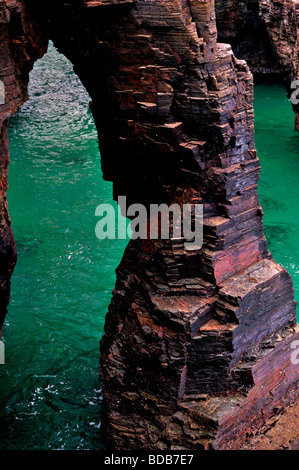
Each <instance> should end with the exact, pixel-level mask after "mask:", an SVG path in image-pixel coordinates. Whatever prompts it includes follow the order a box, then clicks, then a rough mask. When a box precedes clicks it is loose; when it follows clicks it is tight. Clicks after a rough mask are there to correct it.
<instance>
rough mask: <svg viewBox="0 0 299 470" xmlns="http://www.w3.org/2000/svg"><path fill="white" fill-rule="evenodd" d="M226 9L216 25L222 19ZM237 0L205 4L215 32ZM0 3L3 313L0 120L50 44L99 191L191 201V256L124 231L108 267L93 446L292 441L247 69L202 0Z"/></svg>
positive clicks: (235, 16) (9, 253) (291, 383)
mask: <svg viewBox="0 0 299 470" xmlns="http://www.w3.org/2000/svg"><path fill="white" fill-rule="evenodd" d="M225 3H229V5H230V8H231V10H230V12H231V21H225V25H224V22H223V20H221V12H226V11H227V8H228V7H227V6H226V5H225ZM246 3H248V4H250V3H251V2H246ZM259 3H260V5H259V8H260V10H259V12H263V15H264V16H263V21H264V22H265V23H266V24H267V29H266V32H267V34H268V35H269V36H271V38H272V39H271V41H272V42H268V43H267V44H268V46H267V47H269V48H270V50H271V60H273V65H271V67H273V70H275V71H278V70H286V68H287V67H289V68H288V70H292V71H294V76H295V74H296V72H295V70H296V67H297V63H296V58H295V54H294V55H293V57H294V60H291V62H292V63H291V64H290V60H289V59H288V58H286V48H287V47H291V45H290V44H292V45H293V42H292V41H296V40H297V39H296V38H295V39H294V38H293V36H292V31H294V29H292V28H293V23H288V22H287V20H288V19H289V15H291V14H290V13H289V12H288V11H287V10H285V9H284V3H285V2H283V1H275V2H271V1H269V2H268V1H267V2H266V1H261V2H259ZM244 4H245V2H237V1H235V2H220V1H219V2H217V10H218V13H219V17H218V23H219V25H220V24H222V27H221V28H219V31H220V35H221V34H222V35H225V34H228V35H229V34H230V35H231V36H234V37H235V38H236V44H237V41H238V36H237V35H236V31H237V30H238V28H239V18H240V17H242V15H243V13H242V9H241V10H239V9H238V8H239V7H241V5H243V7H242V8H245V7H244ZM252 4H253V5H252V8H253V10H254V11H255V8H256V4H257V2H252ZM0 5H1V8H2V10H1V16H0V21H1V22H2V23H1V25H0V27H1V45H0V47H1V50H0V60H1V72H0V79H2V80H3V81H4V83H5V85H6V93H7V103H6V105H4V106H0V113H1V114H0V115H1V119H2V132H1V135H2V142H3V145H2V147H1V150H0V152H1V154H0V155H1V157H0V160H1V172H2V173H1V181H2V184H1V190H2V201H3V203H2V207H3V219H2V220H3V222H2V223H1V224H2V225H1V234H2V239H1V245H0V246H1V260H2V258H3V260H4V261H3V263H2V261H1V276H2V278H3V282H1V289H2V291H3V298H4V299H5V300H4V306H5V305H6V302H7V295H8V285H9V277H10V274H11V271H12V269H13V265H14V262H15V247H14V242H13V236H12V233H11V229H10V222H9V217H8V214H7V208H6V196H5V190H6V187H7V165H8V148H7V134H6V120H7V119H8V118H9V117H10V115H11V114H12V113H13V112H15V111H16V109H17V107H18V106H19V105H20V104H21V103H22V102H23V101H24V99H26V98H27V93H26V88H27V83H28V74H29V71H30V69H31V67H32V64H33V62H34V60H36V58H37V57H39V56H40V55H41V54H42V53H43V52H44V51H45V48H46V43H47V38H51V39H52V40H53V41H54V44H55V45H56V47H57V48H58V49H59V51H60V52H62V53H63V54H65V55H66V57H68V58H69V60H70V61H71V62H72V63H73V64H74V69H75V72H76V73H77V74H78V75H79V77H80V78H81V80H82V82H83V84H84V85H85V87H86V89H87V91H88V92H89V94H90V96H91V99H92V104H91V107H92V111H93V114H94V118H95V123H96V126H97V129H98V132H99V142H100V150H101V154H102V167H103V172H104V177H105V178H106V179H109V180H111V181H113V183H114V197H115V198H117V196H119V195H126V196H127V199H128V203H129V204H131V203H133V202H136V203H142V204H145V205H146V206H148V205H149V204H150V203H167V204H172V203H174V202H175V203H179V204H184V203H193V204H194V203H201V204H203V206H204V244H203V247H202V249H201V250H194V251H186V250H185V249H184V239H183V238H182V239H172V240H169V241H165V240H143V241H142V240H135V241H131V242H130V244H129V246H128V248H127V250H126V252H125V255H124V258H123V260H122V262H121V265H120V266H119V268H118V270H117V283H116V287H115V290H114V292H113V298H112V302H111V305H110V307H109V312H108V314H107V319H106V327H105V335H104V337H103V339H102V341H101V372H102V380H103V392H104V408H103V426H104V428H105V433H106V435H107V442H108V445H111V446H112V447H113V448H118V449H134V448H135V449H136V448H143V449H211V448H214V449H244V448H263V447H270V448H271V449H275V448H288V447H292V446H293V447H296V445H297V444H296V439H297V438H298V432H297V429H296V426H295V425H294V426H290V427H289V429H288V432H287V433H286V432H284V431H283V432H282V431H281V430H282V429H284V428H283V425H284V422H285V421H286V420H288V422H289V423H291V422H292V421H293V422H294V423H296V422H297V421H298V405H297V402H298V365H295V364H293V363H292V361H291V355H292V349H291V345H292V343H293V341H294V340H296V339H297V340H298V339H299V334H298V332H296V331H297V323H296V312H295V302H294V291H293V285H292V280H291V278H290V276H289V274H288V273H287V272H286V270H285V269H283V268H282V267H281V266H279V265H277V264H276V263H275V261H274V260H273V259H272V257H271V254H270V253H269V252H268V249H267V243H266V240H265V237H264V235H263V222H262V217H263V213H262V209H261V207H260V205H259V201H258V194H257V185H258V180H259V172H260V165H259V160H258V158H257V155H256V151H255V144H254V114H253V77H252V73H251V71H250V69H249V67H248V65H247V64H246V62H245V61H244V60H240V59H239V58H236V57H235V55H234V54H233V52H232V49H231V46H230V45H227V44H224V43H219V42H217V28H216V14H215V5H214V1H213V0H188V1H187V0H171V1H166V0H126V1H125V0H123V1H121V0H114V1H112V0H111V1H110V0H102V1H83V0H73V1H63V0H51V1H50V0H47V1H46V0H45V1H43V2H40V1H38V0H22V1H21V0H9V1H6V2H5V3H3V2H1V3H0ZM240 11H241V14H240ZM248 11H249V16H250V17H252V15H251V13H250V11H251V10H250V8H248ZM238 12H239V13H238ZM275 12H276V13H275ZM291 12H293V10H291ZM280 14H281V15H285V16H279V15H280ZM275 15H276V16H275ZM227 18H229V16H227ZM279 18H283V19H285V20H286V21H285V23H284V26H279V25H278V21H279ZM290 18H291V19H292V21H293V20H294V18H295V16H290ZM235 20H236V21H235ZM294 24H295V23H294ZM224 26H225V27H224ZM279 28H280V29H279ZM281 28H285V29H284V31H285V36H282V34H281V31H282V29H281ZM231 31H232V32H231ZM265 34H266V33H265ZM275 38H276V39H275ZM275 41H276V42H275ZM230 42H231V41H230ZM278 43H279V44H278ZM259 47H260V48H263V47H264V45H263V44H261V45H260V46H259ZM278 51H279V52H278ZM279 54H280V55H279ZM278 56H279V59H278ZM264 57H266V55H264ZM292 73H293V72H292ZM269 432H271V433H272V434H271V435H270V434H269ZM265 436H266V437H265Z"/></svg>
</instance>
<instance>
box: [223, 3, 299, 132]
mask: <svg viewBox="0 0 299 470" xmlns="http://www.w3.org/2000/svg"><path fill="white" fill-rule="evenodd" d="M298 12H299V3H298V0H277V1H272V0H258V1H256V0H249V1H248V0H247V1H244V0H233V1H231V0H216V14H217V26H218V37H219V40H220V41H224V42H228V43H230V44H231V45H232V47H233V50H234V52H235V54H236V56H237V57H238V58H239V59H245V60H246V61H247V63H248V65H249V66H250V69H251V71H252V72H253V73H254V75H255V76H256V77H258V76H263V77H264V78H265V77H266V76H267V75H269V74H271V75H276V77H277V78H280V79H281V78H282V79H283V81H284V83H285V86H286V89H287V93H288V95H289V96H291V94H292V92H293V91H294V89H293V88H292V83H293V82H294V81H295V80H298V79H299V69H298V49H299V36H298V18H299V13H298ZM295 88H298V87H297V86H296V87H295ZM293 108H294V111H295V116H296V118H295V126H296V128H297V129H299V121H298V120H299V117H298V113H299V111H298V104H295V103H293Z"/></svg>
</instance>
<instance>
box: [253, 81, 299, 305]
mask: <svg viewBox="0 0 299 470" xmlns="http://www.w3.org/2000/svg"><path fill="white" fill-rule="evenodd" d="M254 109H255V142H256V148H257V151H258V156H259V159H260V162H261V178H260V182H259V197H260V203H261V206H262V208H263V211H264V227H265V229H264V231H265V235H266V238H267V242H268V247H269V249H270V251H271V253H272V255H273V257H274V259H275V261H276V262H277V263H279V264H281V265H282V266H284V267H285V268H286V269H287V270H288V271H289V273H290V274H291V276H292V278H293V282H294V288H295V299H296V301H297V302H299V249H298V242H299V235H298V233H299V232H298V230H299V133H298V132H297V131H296V130H295V128H294V113H293V110H292V107H291V103H290V100H289V99H288V98H287V96H286V91H285V89H284V87H283V85H281V84H269V83H265V84H258V85H256V86H255V103H254ZM297 313H298V309H297Z"/></svg>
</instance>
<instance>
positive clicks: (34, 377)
mask: <svg viewBox="0 0 299 470" xmlns="http://www.w3.org/2000/svg"><path fill="white" fill-rule="evenodd" d="M30 96H31V98H30V100H29V101H28V102H27V103H25V104H24V105H23V106H22V108H21V110H20V111H19V113H18V114H17V115H16V116H15V117H14V118H13V119H11V122H10V126H9V135H10V151H11V164H10V171H9V183H10V189H9V193H8V196H9V209H10V214H11V217H12V221H13V229H14V233H15V237H16V241H17V246H18V252H19V259H18V264H17V267H16V270H15V273H14V276H13V280H12V299H11V303H10V307H9V314H8V317H7V321H6V324H5V327H4V334H3V336H4V341H5V344H6V365H5V366H1V368H0V448H2V449H4V448H7V449H99V448H101V446H102V444H101V442H102V441H101V439H102V437H101V429H100V406H101V392H100V383H99V379H98V360H99V340H100V337H101V335H102V333H103V325H104V317H105V313H106V311H107V307H108V305H109V302H110V298H111V291H112V289H113V286H114V283H115V268H116V266H117V265H118V264H119V261H120V259H121V257H122V254H123V251H124V248H125V245H126V243H127V241H108V240H106V241H101V242H100V241H99V240H97V239H96V237H95V234H94V230H95V224H96V220H95V215H94V214H95V208H96V207H97V205H98V204H100V203H102V202H111V196H112V185H111V184H110V183H107V182H104V181H103V179H102V174H101V169H100V155H99V151H98V146H97V134H96V130H95V126H94V123H93V119H92V115H91V112H90V110H89V107H88V103H89V97H88V95H87V94H86V91H85V90H84V88H83V87H82V85H81V83H80V81H79V80H78V78H77V77H76V76H75V75H74V73H73V71H72V66H71V65H70V64H69V63H68V61H67V60H66V59H65V58H64V57H63V56H61V55H59V54H58V53H57V52H56V51H55V49H54V47H53V46H52V45H50V48H49V53H48V54H47V55H46V56H45V57H44V58H43V59H41V60H40V61H38V62H37V63H36V65H35V68H34V71H33V72H32V74H31V81H30ZM103 112H105V110H103ZM255 112H256V143H257V148H258V153H259V157H260V159H261V163H262V175H261V181H260V187H259V193H260V199H261V203H262V206H263V208H264V211H265V232H266V235H267V238H268V242H269V247H270V249H271V251H272V253H273V255H274V256H275V259H276V260H277V261H278V262H279V263H281V264H283V265H284V266H285V267H286V268H287V269H289V271H290V273H291V274H292V275H293V278H294V282H295V287H296V289H297V291H296V296H297V300H299V296H298V289H299V270H298V266H299V252H298V249H297V243H298V235H297V230H298V224H299V208H298V192H299V185H298V182H297V179H298V174H299V137H298V134H297V133H296V132H295V131H294V129H293V119H294V116H293V113H292V110H291V107H290V103H289V101H288V100H287V98H286V97H285V91H284V90H283V88H282V87H281V86H279V85H257V86H256V91H255Z"/></svg>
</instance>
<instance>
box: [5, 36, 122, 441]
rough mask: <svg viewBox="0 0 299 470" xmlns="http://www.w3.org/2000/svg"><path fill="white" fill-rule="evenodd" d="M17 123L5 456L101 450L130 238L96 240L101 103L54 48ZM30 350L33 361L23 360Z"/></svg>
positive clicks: (106, 194) (12, 126)
mask: <svg viewBox="0 0 299 470" xmlns="http://www.w3.org/2000/svg"><path fill="white" fill-rule="evenodd" d="M28 92H29V100H28V101H27V102H26V103H25V104H24V105H23V106H22V107H21V108H20V109H19V111H18V113H17V114H16V115H15V116H14V117H13V118H11V120H10V123H9V126H8V136H9V140H10V156H11V161H10V169H9V187H10V189H9V190H8V207H9V211H10V216H11V218H12V227H13V231H14V236H15V240H16V246H17V249H18V262H17V265H16V268H15V271H14V274H13V277H12V288H11V300H10V305H9V308H8V316H7V323H6V324H5V325H4V330H3V339H4V341H5V342H6V344H7V348H6V352H7V360H6V366H5V370H3V371H2V370H1V384H0V389H1V397H2V400H1V410H0V419H1V423H2V424H1V448H6V449H15V450H16V449H20V448H21V449H23V450H24V449H28V448H31V449H98V448H101V446H102V442H101V435H100V406H101V390H100V387H101V383H100V381H99V376H98V362H99V340H100V338H101V336H102V334H103V329H104V319H105V314H106V311H107V309H108V305H109V303H110V299H111V292H112V289H113V287H114V285H115V268H116V267H117V265H118V264H119V262H120V260H121V257H122V254H123V251H124V249H125V245H126V243H127V242H126V241H124V240H119V241H118V240H116V241H112V240H102V241H101V242H100V241H99V240H97V238H96V237H95V225H96V218H95V209H96V207H97V205H98V204H101V203H103V202H110V203H111V204H114V205H116V204H115V203H113V201H112V184H111V183H108V182H105V181H104V180H103V179H102V173H101V163H100V154H99V150H98V143H97V131H96V128H95V125H94V122H93V117H92V114H91V111H90V109H89V101H90V98H89V96H88V94H87V93H86V91H85V89H84V88H83V85H82V84H81V82H80V80H79V79H78V77H77V76H76V75H75V74H74V73H73V67H72V65H71V64H70V63H69V62H68V61H67V59H66V58H65V57H64V56H62V55H60V54H59V53H58V51H57V50H56V49H55V47H54V46H53V44H52V43H50V45H49V49H48V52H47V53H46V55H44V57H43V58H42V59H40V60H38V61H37V62H35V65H34V68H33V71H32V72H31V74H30V81H29V88H28ZM24 351H26V354H24Z"/></svg>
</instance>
